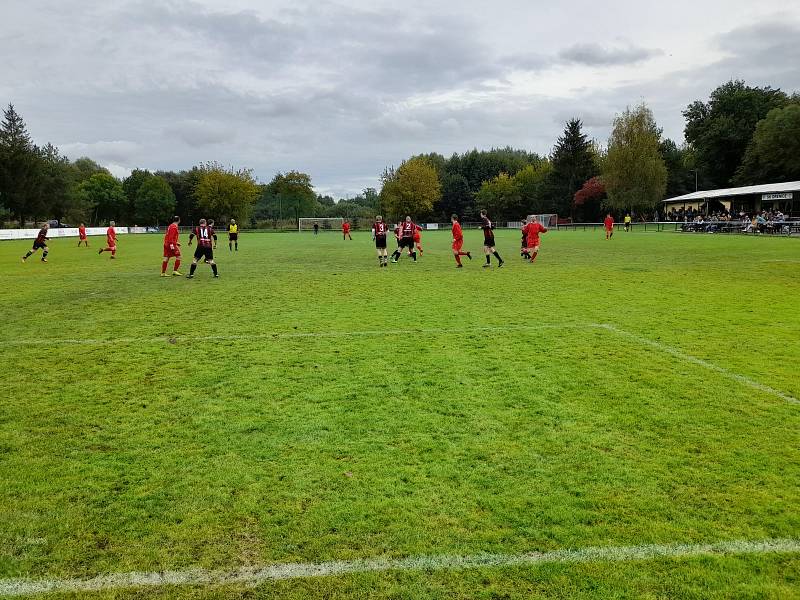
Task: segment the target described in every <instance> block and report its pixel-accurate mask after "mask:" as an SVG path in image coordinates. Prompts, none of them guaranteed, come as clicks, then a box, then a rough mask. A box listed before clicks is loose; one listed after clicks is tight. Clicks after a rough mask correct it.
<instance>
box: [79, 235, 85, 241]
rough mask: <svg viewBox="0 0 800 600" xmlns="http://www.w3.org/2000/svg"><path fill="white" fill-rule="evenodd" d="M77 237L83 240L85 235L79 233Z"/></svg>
mask: <svg viewBox="0 0 800 600" xmlns="http://www.w3.org/2000/svg"><path fill="white" fill-rule="evenodd" d="M78 238H79V239H81V240H85V239H86V236H85V235H79V236H78Z"/></svg>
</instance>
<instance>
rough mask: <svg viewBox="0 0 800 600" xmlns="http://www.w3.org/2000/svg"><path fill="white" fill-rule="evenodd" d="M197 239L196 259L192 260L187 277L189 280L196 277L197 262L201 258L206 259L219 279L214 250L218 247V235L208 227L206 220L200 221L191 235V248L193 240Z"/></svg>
mask: <svg viewBox="0 0 800 600" xmlns="http://www.w3.org/2000/svg"><path fill="white" fill-rule="evenodd" d="M195 237H196V238H197V249H196V250H195V251H194V258H192V266H191V267H190V268H189V274H188V275H187V276H186V277H187V279H191V278H192V277H194V271H195V269H196V268H197V262H198V261H199V260H200V259H201V258H205V259H206V261H207V262H208V264H210V265H211V270H212V271H213V272H214V277H219V273H218V272H217V263H215V262H214V248H216V247H217V234H216V232H215V231H214V229H213V228H211V227H209V226H208V225H206V220H205V219H200V224H199V225H198V226H197V227H195V228H194V230H192V232H191V233H190V234H189V245H190V246H191V245H192V239H194V238H195ZM212 240H213V243H212Z"/></svg>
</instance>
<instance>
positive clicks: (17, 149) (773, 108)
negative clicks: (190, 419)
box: [0, 81, 800, 227]
mask: <svg viewBox="0 0 800 600" xmlns="http://www.w3.org/2000/svg"><path fill="white" fill-rule="evenodd" d="M682 114H683V116H684V118H685V120H686V124H685V129H684V138H685V139H684V141H683V142H682V143H680V144H678V143H676V142H675V141H673V140H671V139H667V138H664V137H663V134H662V130H661V129H660V128H659V127H658V125H657V123H656V122H655V119H654V117H653V113H652V111H651V110H650V109H649V108H648V107H647V106H646V105H645V104H640V105H638V106H635V107H632V108H631V107H629V108H627V109H626V110H625V111H624V112H622V113H621V114H619V115H617V116H616V117H615V119H614V122H613V130H612V133H611V137H610V138H609V140H608V143H607V144H606V145H605V146H601V145H600V144H598V143H597V142H596V141H594V140H591V139H589V138H588V136H587V135H586V134H585V133H584V132H583V125H582V123H581V121H580V120H578V119H571V120H569V121H568V122H567V123H566V125H565V128H564V131H563V133H562V134H561V136H560V137H559V138H558V139H557V140H556V142H555V145H554V146H553V149H552V151H551V153H550V154H549V155H548V156H540V155H538V154H536V153H532V152H528V151H526V150H521V149H515V148H511V147H505V148H492V149H490V150H478V149H473V150H470V151H468V152H464V153H460V154H459V153H454V154H452V155H451V156H449V157H445V156H443V155H441V154H437V153H428V154H419V155H415V156H412V157H410V158H408V159H407V160H405V161H403V162H402V163H401V164H400V165H399V166H398V167H396V168H395V167H387V168H386V169H385V170H384V172H383V173H382V175H381V186H380V190H377V189H374V188H366V189H364V190H363V191H362V192H361V193H360V194H357V195H356V196H354V197H352V198H344V199H338V200H337V199H334V198H333V197H331V196H327V195H320V194H317V193H316V192H315V190H314V187H313V184H312V181H311V177H310V176H309V175H308V174H306V173H302V172H299V171H288V172H284V173H277V174H276V175H275V176H274V177H273V179H272V180H271V181H270V182H269V183H266V184H259V183H258V182H257V181H256V180H255V178H254V176H253V173H252V171H251V170H250V169H244V168H242V169H235V168H232V167H227V166H224V165H222V164H220V163H216V162H209V163H204V164H201V165H196V166H194V167H192V168H191V169H188V170H183V171H155V172H150V171H147V170H142V169H136V170H134V171H133V172H132V173H131V174H130V175H129V176H128V177H126V178H124V179H123V180H119V179H117V178H115V177H114V176H113V175H112V174H111V173H110V172H109V171H108V170H107V169H105V168H104V167H102V166H100V165H99V164H97V163H96V162H95V161H93V160H92V159H91V158H87V157H83V158H79V159H77V160H74V161H70V160H69V159H67V158H66V157H64V156H62V155H61V154H60V153H59V150H58V148H56V147H55V146H53V145H52V144H46V145H45V146H37V145H35V144H34V143H33V141H32V139H31V136H30V135H29V133H28V131H27V128H26V125H25V123H24V121H23V119H22V117H21V116H20V115H19V114H18V113H17V112H16V110H15V109H14V106H13V105H9V106H8V108H7V109H5V111H4V118H3V121H2V123H1V124H0V221H5V222H12V223H15V224H17V225H20V226H21V225H22V224H24V223H26V222H28V221H30V220H44V219H55V220H58V221H60V222H66V223H70V224H75V223H78V222H85V223H88V224H99V223H104V222H107V221H108V220H110V219H115V220H117V222H120V223H127V224H139V225H155V224H161V223H165V222H166V221H167V220H168V219H169V218H170V217H171V216H172V215H173V214H177V215H179V216H180V217H181V219H182V221H183V222H186V223H192V222H194V221H196V220H197V219H198V218H199V217H200V216H201V214H202V216H212V217H214V218H217V219H229V218H235V219H237V220H238V221H239V222H241V223H243V224H249V225H252V226H275V227H279V226H287V225H289V224H290V223H292V222H296V220H297V219H298V218H299V217H303V216H305V217H309V216H310V217H343V218H347V219H350V220H359V219H371V218H372V217H373V216H374V215H375V214H376V213H378V212H380V213H383V214H385V215H386V216H387V217H390V218H394V217H399V216H401V215H404V214H413V215H415V218H417V219H419V220H437V221H447V220H448V218H449V215H450V214H452V213H456V214H459V215H461V216H462V218H464V219H466V220H473V219H477V214H478V212H479V210H480V209H482V208H485V209H487V210H489V211H490V213H491V214H492V215H493V216H494V218H496V219H499V220H518V219H520V218H521V217H523V216H524V215H527V214H530V213H555V214H558V215H560V216H569V217H572V218H573V219H575V220H597V219H598V218H599V217H600V216H601V215H602V213H603V212H605V211H612V212H615V213H620V212H627V211H634V212H638V213H640V214H652V213H653V212H654V211H656V210H658V207H659V205H660V201H661V200H663V199H664V197H672V196H678V195H681V194H685V193H688V192H691V191H694V190H695V188H698V189H711V188H717V187H733V186H737V185H750V184H758V183H774V182H782V181H792V180H798V179H800V152H799V151H798V150H800V95H798V94H796V93H795V94H794V95H791V96H790V95H788V94H786V93H785V92H783V91H781V90H779V89H773V88H771V87H752V86H748V85H747V84H745V82H743V81H729V82H727V83H725V84H723V85H721V86H719V87H718V88H716V89H715V90H714V91H713V92H712V93H711V95H710V97H709V99H708V100H696V101H694V102H692V103H691V104H689V106H688V107H687V108H686V109H685V110H684V111H683V113H682Z"/></svg>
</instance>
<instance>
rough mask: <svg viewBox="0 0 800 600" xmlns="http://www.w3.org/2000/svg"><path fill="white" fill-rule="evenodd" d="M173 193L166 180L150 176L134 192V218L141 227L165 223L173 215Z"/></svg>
mask: <svg viewBox="0 0 800 600" xmlns="http://www.w3.org/2000/svg"><path fill="white" fill-rule="evenodd" d="M175 202H176V201H175V193H174V192H173V191H172V188H171V187H170V185H169V184H168V183H167V180H166V179H164V178H163V177H158V176H157V175H150V177H147V178H145V180H144V182H143V183H142V184H141V185H140V186H139V189H138V190H137V191H136V200H135V203H134V209H135V210H134V216H135V221H136V222H137V223H141V224H142V225H157V224H159V223H165V222H167V221H168V220H169V218H170V217H171V216H172V215H174V214H175Z"/></svg>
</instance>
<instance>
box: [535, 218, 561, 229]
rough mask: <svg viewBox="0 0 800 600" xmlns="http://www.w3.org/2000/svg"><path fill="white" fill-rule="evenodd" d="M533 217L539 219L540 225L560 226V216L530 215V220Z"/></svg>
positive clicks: (548, 226)
mask: <svg viewBox="0 0 800 600" xmlns="http://www.w3.org/2000/svg"><path fill="white" fill-rule="evenodd" d="M533 217H537V218H538V219H539V223H541V224H542V225H544V226H545V227H547V228H548V229H549V228H550V227H555V226H556V225H558V215H528V219H531V218H533Z"/></svg>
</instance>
